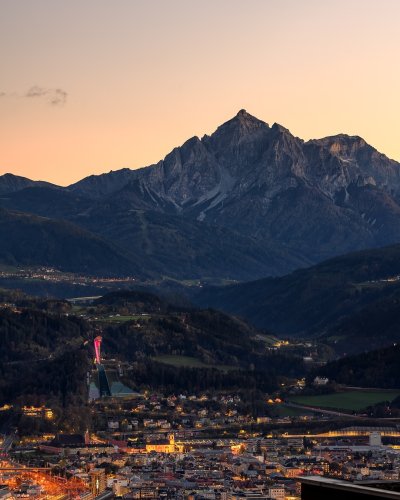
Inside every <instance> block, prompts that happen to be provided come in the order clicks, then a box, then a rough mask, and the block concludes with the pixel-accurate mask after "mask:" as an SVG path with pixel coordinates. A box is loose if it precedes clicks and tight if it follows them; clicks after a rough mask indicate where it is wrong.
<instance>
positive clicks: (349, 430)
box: [282, 426, 400, 438]
mask: <svg viewBox="0 0 400 500" xmlns="http://www.w3.org/2000/svg"><path fill="white" fill-rule="evenodd" d="M371 432H379V434H380V435H381V436H385V437H396V438H400V430H399V429H397V428H395V427H357V426H354V427H345V428H344V429H336V430H333V431H328V432H321V433H317V434H283V435H282V437H283V438H300V437H310V438H335V437H363V436H369V435H370V434H371Z"/></svg>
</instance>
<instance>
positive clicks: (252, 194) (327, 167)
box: [0, 110, 400, 274]
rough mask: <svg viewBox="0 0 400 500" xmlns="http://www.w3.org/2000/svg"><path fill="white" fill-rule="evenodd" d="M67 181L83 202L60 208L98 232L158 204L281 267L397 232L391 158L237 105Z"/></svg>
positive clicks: (396, 176) (399, 222)
mask: <svg viewBox="0 0 400 500" xmlns="http://www.w3.org/2000/svg"><path fill="white" fill-rule="evenodd" d="M0 185H1V184H0ZM66 191H67V192H68V193H69V194H72V195H74V196H79V199H80V200H81V201H80V206H81V207H82V206H83V205H85V209H84V210H82V208H80V210H76V213H71V211H70V210H65V217H73V220H74V222H75V223H78V224H79V223H81V224H82V225H86V226H87V225H88V224H90V228H91V230H96V231H97V232H99V233H100V234H102V235H103V236H107V231H109V230H110V227H111V226H114V230H113V234H122V233H123V232H124V230H125V229H124V228H125V227H126V225H125V226H124V228H123V227H122V226H121V227H119V225H120V223H121V221H122V220H124V224H126V223H127V217H128V218H129V213H130V211H131V213H136V211H138V210H140V211H144V212H149V213H150V212H151V213H158V214H160V216H161V215H162V217H164V216H170V217H173V220H174V224H175V225H176V231H178V232H179V226H180V223H179V220H180V219H179V218H181V220H182V227H183V222H184V225H185V228H186V229H185V230H187V228H188V224H193V228H196V229H195V230H194V231H193V232H191V234H200V233H201V231H200V232H199V230H198V227H199V226H198V224H202V225H204V226H207V227H209V226H211V227H216V226H217V227H219V228H224V229H225V230H229V231H230V232H231V233H230V234H231V235H232V237H233V239H234V235H235V234H238V235H240V236H241V237H245V238H246V237H247V238H251V241H253V242H254V241H257V245H260V244H261V246H262V245H265V247H266V248H267V247H268V248H269V249H270V250H271V251H273V252H274V254H275V255H278V254H279V252H281V254H282V255H286V256H289V255H290V256H291V257H288V261H287V267H286V270H291V269H293V268H294V267H295V266H296V265H297V264H298V263H299V262H303V263H310V262H317V261H320V260H322V259H325V258H327V257H330V256H333V255H338V254H341V253H345V252H347V251H351V250H356V249H362V248H368V247H374V246H381V245H385V244H389V243H395V242H398V241H400V206H399V203H400V164H399V163H397V162H395V161H393V160H390V159H388V158H387V157H386V156H385V155H383V154H381V153H379V152H378V151H376V150H375V149H374V148H373V147H371V146H370V145H368V144H367V143H366V142H365V141H364V140H363V139H361V138H360V137H351V136H347V135H337V136H333V137H326V138H324V139H318V140H311V141H308V142H304V141H303V140H301V139H299V138H297V137H295V136H293V135H292V134H291V133H290V132H289V130H287V129H285V128H284V127H282V126H281V125H278V124H274V125H272V126H269V125H268V124H267V123H265V122H263V121H261V120H258V119H257V118H255V117H253V116H251V115H250V114H249V113H247V112H246V111H245V110H241V111H239V113H238V114H237V115H236V116H235V117H234V118H232V119H231V120H229V121H228V122H226V123H224V124H223V125H221V126H220V127H219V128H218V129H217V130H216V131H215V132H214V133H213V134H212V135H210V136H207V135H206V136H204V137H202V138H201V139H200V138H198V137H193V138H191V139H189V140H188V141H187V142H185V143H184V144H183V145H182V146H181V147H178V148H175V149H174V150H173V151H171V153H169V154H168V155H167V156H166V157H165V158H164V160H162V161H160V162H159V163H157V164H155V165H151V166H150V167H146V168H142V169H140V170H129V169H123V170H120V171H116V172H110V173H109V174H103V175H101V176H91V177H88V178H86V179H83V180H82V181H80V182H78V183H76V184H74V185H72V186H70V187H69V188H67V190H66ZM20 197H21V196H20ZM82 199H85V200H86V202H85V203H84V204H82ZM88 200H90V202H89V205H90V206H89V207H87V201H88ZM29 203H30V205H31V206H32V203H31V202H29ZM12 208H18V206H17V207H16V206H15V205H13V206H12ZM28 209H29V207H27V206H26V204H25V205H24V210H27V211H29V210H28ZM32 210H33V211H35V208H33V209H32ZM60 210H61V212H62V210H63V207H61V209H60ZM60 210H58V211H57V213H60ZM132 217H133V218H134V216H132ZM102 220H104V221H107V228H108V229H107V231H106V230H105V229H104V228H103V225H104V226H105V223H104V224H103V225H102ZM88 221H89V222H88ZM128 226H129V224H128ZM118 228H119V229H118ZM232 241H233V240H232ZM249 241H250V240H249ZM172 246H173V245H172ZM172 246H171V249H172ZM293 256H296V258H295V259H294V260H293ZM295 262H296V264H295ZM283 267H285V266H283ZM263 270H264V272H265V267H264V266H263ZM282 270H284V269H282V267H280V269H279V271H278V272H279V273H281V272H282ZM271 273H272V274H274V272H273V270H271Z"/></svg>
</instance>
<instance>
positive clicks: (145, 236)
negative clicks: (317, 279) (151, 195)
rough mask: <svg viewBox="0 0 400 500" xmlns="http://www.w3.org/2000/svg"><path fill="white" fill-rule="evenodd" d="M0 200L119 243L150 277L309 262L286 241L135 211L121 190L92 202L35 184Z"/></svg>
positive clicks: (241, 276) (255, 271) (252, 271)
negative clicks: (278, 242)
mask: <svg viewBox="0 0 400 500" xmlns="http://www.w3.org/2000/svg"><path fill="white" fill-rule="evenodd" d="M1 203H2V205H3V206H5V207H7V208H10V209H15V210H22V211H24V212H32V213H35V214H37V215H40V216H44V217H57V218H62V219H66V220H68V221H70V222H73V223H74V224H76V225H79V226H80V227H83V228H85V229H86V230H89V231H91V232H92V233H95V234H98V235H100V236H101V237H102V238H103V239H105V240H107V241H110V242H113V243H114V244H117V245H118V246H119V247H120V248H121V249H123V250H124V252H125V254H126V256H128V257H129V258H130V259H132V260H134V261H135V262H136V264H137V265H138V266H139V265H140V267H141V268H142V269H143V271H144V272H145V273H147V274H149V275H152V276H159V277H160V276H168V277H172V278H178V279H182V278H183V279H199V278H213V279H218V278H225V279H234V280H249V279H253V278H254V277H257V276H260V275H261V276H265V275H277V274H283V273H284V272H285V271H286V270H287V268H288V267H289V268H290V269H295V268H298V267H302V266H305V265H307V264H308V263H309V262H308V261H307V260H305V259H304V257H303V256H302V255H301V254H297V253H296V252H294V251H293V250H291V249H287V248H285V247H284V246H283V245H282V247H281V248H280V249H277V248H276V247H275V246H274V245H270V244H269V243H268V242H262V241H259V240H258V239H257V238H254V237H250V236H244V235H242V234H240V233H236V232H234V231H232V230H229V229H226V228H224V227H219V226H215V227H212V226H210V225H209V224H203V223H201V222H199V221H197V220H193V219H191V218H189V217H186V216H185V217H182V216H179V215H177V214H173V213H172V214H170V213H162V212H160V211H154V210H149V209H144V208H143V209H135V208H134V207H135V206H136V205H135V204H131V203H130V202H126V201H125V200H124V198H123V195H122V193H121V194H120V196H119V197H116V198H115V199H108V200H107V201H101V200H97V201H91V200H88V199H87V198H83V197H82V196H78V195H77V194H75V193H72V192H67V191H60V192H59V191H55V190H54V189H48V188H40V187H35V188H27V189H24V190H22V191H19V192H17V193H11V194H9V195H8V196H7V197H4V198H3V200H1ZM142 204H145V200H144V199H142Z"/></svg>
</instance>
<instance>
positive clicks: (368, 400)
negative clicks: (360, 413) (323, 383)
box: [291, 390, 400, 410]
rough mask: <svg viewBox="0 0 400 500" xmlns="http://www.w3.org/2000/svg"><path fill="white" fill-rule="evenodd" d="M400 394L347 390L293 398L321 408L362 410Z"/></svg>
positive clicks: (391, 399) (295, 400) (296, 401)
mask: <svg viewBox="0 0 400 500" xmlns="http://www.w3.org/2000/svg"><path fill="white" fill-rule="evenodd" d="M399 395H400V391H394V390H393V391H379V390H376V391H347V392H338V393H335V394H322V395H319V396H296V397H293V398H291V401H292V402H293V403H297V404H302V405H306V406H316V407H319V408H336V409H341V410H362V409H364V408H366V407H367V406H371V405H374V404H376V403H381V402H382V401H393V399H395V398H396V397H397V396H399Z"/></svg>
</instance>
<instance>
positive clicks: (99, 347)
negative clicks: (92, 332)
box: [94, 336, 103, 365]
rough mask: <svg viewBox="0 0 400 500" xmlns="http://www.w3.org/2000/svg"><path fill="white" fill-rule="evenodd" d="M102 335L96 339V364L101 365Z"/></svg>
mask: <svg viewBox="0 0 400 500" xmlns="http://www.w3.org/2000/svg"><path fill="white" fill-rule="evenodd" d="M102 340H103V339H102V337H100V336H98V337H96V338H95V339H94V350H95V352H96V364H97V365H100V364H101V354H100V349H101V341H102Z"/></svg>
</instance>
